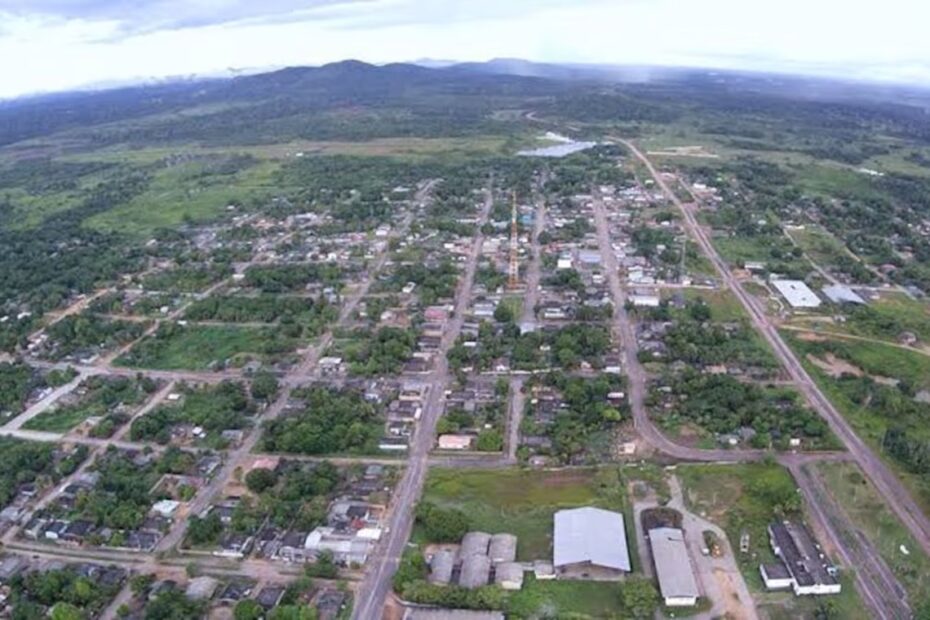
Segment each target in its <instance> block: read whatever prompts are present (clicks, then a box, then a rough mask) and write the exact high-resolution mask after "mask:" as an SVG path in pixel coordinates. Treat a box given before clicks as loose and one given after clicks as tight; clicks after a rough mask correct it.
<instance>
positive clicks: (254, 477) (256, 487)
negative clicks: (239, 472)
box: [245, 467, 278, 493]
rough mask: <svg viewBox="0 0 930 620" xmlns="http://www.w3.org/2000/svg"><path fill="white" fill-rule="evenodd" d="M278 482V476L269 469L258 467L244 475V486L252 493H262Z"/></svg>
mask: <svg viewBox="0 0 930 620" xmlns="http://www.w3.org/2000/svg"><path fill="white" fill-rule="evenodd" d="M277 482H278V474H277V473H275V472H274V471H273V470H271V469H265V468H263V467H258V468H256V469H253V470H252V471H250V472H249V473H247V474H246V475H245V485H246V486H247V487H248V488H249V490H250V491H252V492H253V493H263V492H265V491H267V490H268V489H270V488H271V487H273V486H274V485H275V484H277Z"/></svg>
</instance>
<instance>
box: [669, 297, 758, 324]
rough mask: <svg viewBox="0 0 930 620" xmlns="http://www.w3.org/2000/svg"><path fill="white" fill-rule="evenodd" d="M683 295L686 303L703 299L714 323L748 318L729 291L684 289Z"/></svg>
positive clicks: (741, 305)
mask: <svg viewBox="0 0 930 620" xmlns="http://www.w3.org/2000/svg"><path fill="white" fill-rule="evenodd" d="M684 293H685V299H687V300H688V301H691V300H696V299H703V300H704V302H705V303H706V304H707V305H708V306H710V311H711V316H712V317H713V319H714V320H715V321H720V322H729V321H739V320H741V319H748V318H749V316H748V315H747V314H746V310H745V309H744V308H743V304H741V303H740V302H739V300H738V299H737V298H736V296H734V295H733V293H731V292H730V291H727V290H716V291H706V290H701V289H684Z"/></svg>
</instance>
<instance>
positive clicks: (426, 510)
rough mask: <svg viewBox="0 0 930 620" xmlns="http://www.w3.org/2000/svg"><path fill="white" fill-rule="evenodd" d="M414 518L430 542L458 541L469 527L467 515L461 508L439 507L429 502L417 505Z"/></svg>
mask: <svg viewBox="0 0 930 620" xmlns="http://www.w3.org/2000/svg"><path fill="white" fill-rule="evenodd" d="M416 520H417V523H419V524H420V525H422V526H423V529H424V531H425V533H426V537H427V539H428V540H430V541H431V542H458V541H459V540H461V538H462V537H463V536H464V535H465V533H466V532H468V528H469V520H468V516H467V515H466V514H465V513H464V512H462V511H461V510H457V509H455V508H440V507H439V506H436V505H435V504H431V503H429V502H421V503H420V504H419V505H418V506H417V511H416Z"/></svg>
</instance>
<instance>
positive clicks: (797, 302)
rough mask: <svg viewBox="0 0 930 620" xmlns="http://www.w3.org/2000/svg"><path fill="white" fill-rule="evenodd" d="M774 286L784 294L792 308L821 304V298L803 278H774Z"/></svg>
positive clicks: (813, 306)
mask: <svg viewBox="0 0 930 620" xmlns="http://www.w3.org/2000/svg"><path fill="white" fill-rule="evenodd" d="M772 286H774V287H775V288H776V289H777V290H778V292H779V293H781V294H782V297H784V298H785V299H786V300H787V301H788V304H789V305H790V306H791V307H792V308H817V307H819V306H820V298H819V297H817V294H816V293H815V292H814V291H812V290H811V289H810V287H809V286H807V284H805V283H804V282H802V281H801V280H772Z"/></svg>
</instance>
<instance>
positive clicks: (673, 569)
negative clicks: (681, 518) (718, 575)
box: [649, 527, 700, 599]
mask: <svg viewBox="0 0 930 620" xmlns="http://www.w3.org/2000/svg"><path fill="white" fill-rule="evenodd" d="M649 542H650V544H651V545H652V558H653V560H654V561H655V566H656V577H657V578H658V580H659V589H660V590H661V591H662V596H663V597H664V598H667V599H669V598H679V597H681V598H688V597H697V596H699V595H700V592H699V591H698V586H697V582H696V581H695V579H694V571H693V570H692V569H691V560H690V559H689V557H688V549H687V547H686V546H685V537H684V532H682V531H681V530H679V529H675V528H670V527H657V528H655V529H651V530H649Z"/></svg>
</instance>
